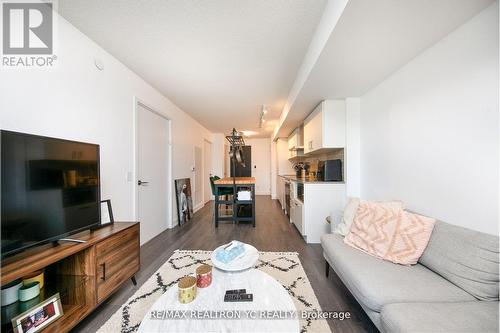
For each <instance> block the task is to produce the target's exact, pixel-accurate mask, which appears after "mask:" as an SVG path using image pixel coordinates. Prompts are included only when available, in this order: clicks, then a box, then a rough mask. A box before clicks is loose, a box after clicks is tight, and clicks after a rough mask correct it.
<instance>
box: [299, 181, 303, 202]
mask: <svg viewBox="0 0 500 333" xmlns="http://www.w3.org/2000/svg"><path fill="white" fill-rule="evenodd" d="M297 200H299V201H300V202H302V203H303V202H304V183H297Z"/></svg>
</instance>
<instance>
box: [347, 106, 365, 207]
mask: <svg viewBox="0 0 500 333" xmlns="http://www.w3.org/2000/svg"><path fill="white" fill-rule="evenodd" d="M345 111H346V124H345V127H346V131H345V134H346V146H345V149H344V154H345V156H344V164H345V165H344V172H345V177H344V178H345V183H346V195H347V197H359V196H361V183H360V180H361V169H360V158H361V129H360V126H361V124H360V123H361V100H360V99H359V98H346V100H345Z"/></svg>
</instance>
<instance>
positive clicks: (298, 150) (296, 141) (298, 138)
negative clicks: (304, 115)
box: [288, 126, 304, 159]
mask: <svg viewBox="0 0 500 333" xmlns="http://www.w3.org/2000/svg"><path fill="white" fill-rule="evenodd" d="M303 131H304V127H303V126H300V127H297V128H296V129H295V130H294V131H293V132H292V134H290V136H288V158H289V159H293V158H296V157H299V156H302V155H304V136H303Z"/></svg>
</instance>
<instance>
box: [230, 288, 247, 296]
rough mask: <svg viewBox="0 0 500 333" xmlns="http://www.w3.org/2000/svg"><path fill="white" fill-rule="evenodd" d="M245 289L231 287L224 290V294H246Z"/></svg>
mask: <svg viewBox="0 0 500 333" xmlns="http://www.w3.org/2000/svg"><path fill="white" fill-rule="evenodd" d="M246 292H247V290H246V289H232V290H226V295H228V294H246Z"/></svg>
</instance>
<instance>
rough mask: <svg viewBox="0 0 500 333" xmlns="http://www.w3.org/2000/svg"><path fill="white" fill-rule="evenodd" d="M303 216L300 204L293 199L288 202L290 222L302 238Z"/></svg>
mask: <svg viewBox="0 0 500 333" xmlns="http://www.w3.org/2000/svg"><path fill="white" fill-rule="evenodd" d="M302 221H303V216H302V202H300V201H299V200H297V199H293V200H292V201H291V202H290V222H292V223H293V224H294V225H295V227H296V228H297V230H298V231H299V232H300V234H301V235H302V236H304V228H303V223H302Z"/></svg>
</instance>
